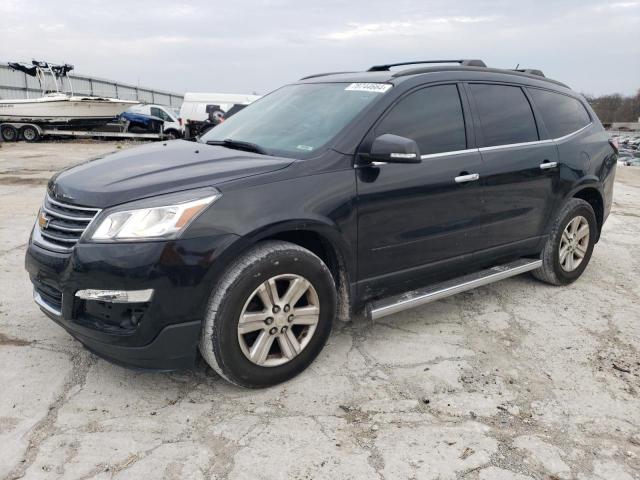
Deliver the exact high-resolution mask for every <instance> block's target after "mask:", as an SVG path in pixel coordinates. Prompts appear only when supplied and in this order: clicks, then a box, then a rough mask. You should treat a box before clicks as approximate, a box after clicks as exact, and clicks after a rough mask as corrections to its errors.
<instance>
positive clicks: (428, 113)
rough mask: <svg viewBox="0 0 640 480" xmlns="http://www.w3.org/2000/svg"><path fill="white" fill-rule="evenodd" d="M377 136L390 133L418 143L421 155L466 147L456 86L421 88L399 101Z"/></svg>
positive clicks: (379, 128) (383, 122)
mask: <svg viewBox="0 0 640 480" xmlns="http://www.w3.org/2000/svg"><path fill="white" fill-rule="evenodd" d="M375 132H376V136H377V135H382V134H385V133H392V134H394V135H400V136H402V137H407V138H411V139H412V140H415V141H416V142H417V143H418V147H419V148H420V153H421V154H422V155H427V154H430V153H440V152H451V151H455V150H464V149H466V148H467V141H466V136H465V128H464V115H463V113H462V104H461V103H460V95H459V94H458V87H456V86H455V85H437V86H434V87H427V88H423V89H422V90H418V91H417V92H414V93H412V94H410V95H407V96H406V97H404V98H403V99H402V100H400V101H399V102H398V103H397V104H396V105H395V106H394V107H393V108H392V110H391V111H390V112H389V113H388V114H387V115H386V116H385V117H384V118H383V119H382V121H381V122H380V123H379V124H378V126H377V127H376V130H375Z"/></svg>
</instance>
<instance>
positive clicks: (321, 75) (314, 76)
mask: <svg viewBox="0 0 640 480" xmlns="http://www.w3.org/2000/svg"><path fill="white" fill-rule="evenodd" d="M340 73H356V72H326V73H314V74H313V75H307V76H306V77H302V78H301V79H300V80H307V79H309V78H316V77H326V76H327V75H339V74H340Z"/></svg>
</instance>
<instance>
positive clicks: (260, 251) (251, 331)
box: [200, 241, 336, 388]
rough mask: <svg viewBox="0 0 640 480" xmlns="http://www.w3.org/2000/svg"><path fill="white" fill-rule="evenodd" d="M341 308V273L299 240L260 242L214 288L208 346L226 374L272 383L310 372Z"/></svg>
mask: <svg viewBox="0 0 640 480" xmlns="http://www.w3.org/2000/svg"><path fill="white" fill-rule="evenodd" d="M335 315H336V292H335V284H334V281H333V277H332V275H331V273H330V271H329V269H328V268H327V266H326V265H325V264H324V262H323V261H322V260H321V259H320V258H318V257H317V256H316V255H314V254H313V253H312V252H310V251H308V250H306V249H304V248H302V247H300V246H298V245H295V244H292V243H288V242H282V241H268V242H264V243H262V244H259V245H257V246H256V247H254V248H253V249H251V250H250V251H249V252H247V253H246V254H245V255H244V256H243V257H241V258H240V259H239V260H238V261H237V262H236V263H235V264H234V265H232V266H231V267H230V268H229V269H228V270H227V272H226V273H225V274H224V275H223V277H222V279H221V280H220V282H219V284H218V285H217V287H216V289H215V290H214V292H213V293H212V297H211V300H210V302H209V308H208V312H207V315H206V318H205V321H204V324H203V330H202V336H201V340H200V351H201V352H202V356H203V357H204V359H205V360H206V361H207V363H208V364H209V365H210V366H211V367H212V368H213V369H214V370H215V371H216V372H217V373H218V374H220V375H221V376H222V377H223V378H225V379H226V380H228V381H230V382H232V383H235V384H237V385H241V386H244V387H253V388H257V387H267V386H270V385H275V384H277V383H280V382H283V381H285V380H288V379H290V378H292V377H294V376H295V375H297V374H298V373H300V372H301V371H303V370H304V369H305V368H306V367H307V366H308V365H309V364H310V363H311V362H312V361H313V360H314V359H315V358H316V356H317V355H318V354H319V353H320V351H321V350H322V348H323V347H324V344H325V343H326V341H327V338H328V337H329V333H330V332H331V326H332V323H333V319H334V317H335Z"/></svg>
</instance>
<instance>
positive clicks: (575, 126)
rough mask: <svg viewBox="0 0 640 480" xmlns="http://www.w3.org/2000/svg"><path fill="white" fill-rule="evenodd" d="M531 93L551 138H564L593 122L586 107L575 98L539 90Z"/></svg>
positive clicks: (534, 89) (531, 89)
mask: <svg viewBox="0 0 640 480" xmlns="http://www.w3.org/2000/svg"><path fill="white" fill-rule="evenodd" d="M529 93H530V94H531V98H532V99H533V103H534V104H535V106H536V108H537V109H538V111H539V112H540V114H541V115H542V119H543V120H544V124H545V126H546V127H547V130H548V131H549V135H551V138H559V137H564V136H565V135H568V134H570V133H572V132H575V131H576V130H580V129H581V128H582V127H584V126H586V125H588V124H589V123H590V122H591V118H590V117H589V114H588V113H587V110H586V109H585V108H584V105H582V103H580V101H578V100H576V99H575V98H572V97H568V96H566V95H561V94H559V93H554V92H549V91H547V90H538V89H537V88H530V89H529Z"/></svg>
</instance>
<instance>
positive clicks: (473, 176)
mask: <svg viewBox="0 0 640 480" xmlns="http://www.w3.org/2000/svg"><path fill="white" fill-rule="evenodd" d="M479 179H480V175H479V174H477V173H470V174H465V175H460V176H458V177H456V178H455V179H454V180H455V181H456V183H467V182H475V181H476V180H479Z"/></svg>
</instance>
